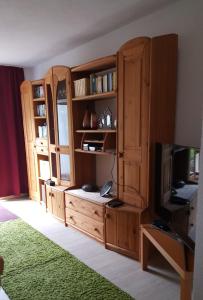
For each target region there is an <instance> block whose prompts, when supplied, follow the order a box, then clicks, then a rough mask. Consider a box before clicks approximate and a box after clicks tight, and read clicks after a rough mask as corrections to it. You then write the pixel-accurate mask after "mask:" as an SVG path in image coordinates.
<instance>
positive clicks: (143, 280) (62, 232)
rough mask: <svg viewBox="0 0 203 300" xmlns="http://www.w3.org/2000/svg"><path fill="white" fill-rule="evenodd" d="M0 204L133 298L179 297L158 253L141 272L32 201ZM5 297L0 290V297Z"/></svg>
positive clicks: (135, 264) (173, 278) (159, 299)
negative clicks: (146, 268)
mask: <svg viewBox="0 0 203 300" xmlns="http://www.w3.org/2000/svg"><path fill="white" fill-rule="evenodd" d="M0 204H1V205H2V206H4V207H5V208H7V209H9V210H10V211H11V212H13V213H15V214H17V215H18V216H19V217H21V218H22V219H23V220H24V221H26V222H27V223H29V224H30V225H31V226H33V227H34V228H36V229H37V230H39V231H40V232H41V233H43V234H44V235H46V236H47V237H48V238H49V239H51V240H52V241H54V242H55V243H56V244H58V245H60V246H61V247H62V248H64V249H65V250H67V251H69V252H70V253H72V254H73V255H74V256H76V257H77V258H78V259H80V260H81V261H82V262H84V263H85V264H86V265H88V266H89V267H91V268H92V269H94V270H95V271H96V272H98V273H100V274H101V275H103V276H104V277H105V278H107V279H108V280H109V281H111V282H113V283H114V284H115V285H117V286H118V287H120V288H121V289H122V290H124V291H126V292H127V293H129V294H130V295H131V296H132V297H133V298H135V299H136V300H151V299H153V300H155V299H156V300H163V299H164V300H171V299H173V300H178V299H179V288H180V287H179V278H178V276H177V274H176V273H175V272H174V271H173V270H172V268H171V267H170V266H169V265H168V263H167V262H166V261H165V260H164V259H163V258H162V257H161V256H160V255H157V256H155V257H154V258H153V260H152V261H151V262H150V266H149V270H148V271H147V272H144V271H142V270H141V268H140V263H139V262H137V261H135V260H132V259H130V258H127V257H125V256H122V255H120V254H118V253H115V252H112V251H109V250H106V249H105V248H104V246H103V245H102V244H100V243H99V242H96V241H95V240H93V239H91V238H89V237H88V236H86V235H84V234H82V233H80V232H79V231H77V230H75V229H73V228H71V227H65V226H64V224H63V223H61V222H59V221H58V220H56V219H55V218H54V217H52V216H51V215H50V214H48V213H46V212H45V209H44V208H43V207H42V206H40V205H39V204H38V203H37V202H35V201H30V200H24V199H19V200H8V201H6V200H1V201H0ZM6 299H8V298H7V296H6V295H5V294H4V293H3V291H2V290H1V291H0V300H6ZM29 300H31V299H29ZM56 300H57V299H56Z"/></svg>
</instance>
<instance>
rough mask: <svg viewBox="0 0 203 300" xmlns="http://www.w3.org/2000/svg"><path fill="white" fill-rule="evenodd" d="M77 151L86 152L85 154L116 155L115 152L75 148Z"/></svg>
mask: <svg viewBox="0 0 203 300" xmlns="http://www.w3.org/2000/svg"><path fill="white" fill-rule="evenodd" d="M75 152H79V153H85V154H96V155H114V154H115V152H107V151H86V150H82V149H75Z"/></svg>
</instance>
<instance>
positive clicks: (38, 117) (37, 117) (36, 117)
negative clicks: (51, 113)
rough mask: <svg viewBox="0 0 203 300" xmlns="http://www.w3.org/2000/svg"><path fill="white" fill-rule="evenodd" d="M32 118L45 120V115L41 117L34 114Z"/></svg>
mask: <svg viewBox="0 0 203 300" xmlns="http://www.w3.org/2000/svg"><path fill="white" fill-rule="evenodd" d="M34 119H36V120H46V117H45V116H44V117H41V116H35V117H34Z"/></svg>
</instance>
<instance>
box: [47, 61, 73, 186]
mask: <svg viewBox="0 0 203 300" xmlns="http://www.w3.org/2000/svg"><path fill="white" fill-rule="evenodd" d="M69 86H70V70H69V68H68V67H65V66H55V67H52V68H51V69H50V70H49V71H48V73H47V74H46V76H45V90H46V97H47V102H48V129H49V158H50V165H51V177H52V179H53V180H54V181H55V182H56V184H57V185H64V186H70V185H73V184H74V170H73V159H74V158H73V155H72V114H71V103H70V87H69Z"/></svg>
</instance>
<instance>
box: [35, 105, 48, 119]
mask: <svg viewBox="0 0 203 300" xmlns="http://www.w3.org/2000/svg"><path fill="white" fill-rule="evenodd" d="M37 116H39V117H45V116H46V105H45V104H39V105H37Z"/></svg>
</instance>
